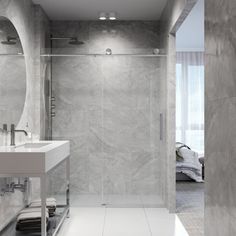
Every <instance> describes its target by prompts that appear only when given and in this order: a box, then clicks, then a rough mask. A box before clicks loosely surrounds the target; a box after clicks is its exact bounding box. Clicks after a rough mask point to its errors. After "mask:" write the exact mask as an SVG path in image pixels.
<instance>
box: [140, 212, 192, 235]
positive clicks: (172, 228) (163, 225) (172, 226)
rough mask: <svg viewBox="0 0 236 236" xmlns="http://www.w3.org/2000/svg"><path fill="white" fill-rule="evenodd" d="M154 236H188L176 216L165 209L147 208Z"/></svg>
mask: <svg viewBox="0 0 236 236" xmlns="http://www.w3.org/2000/svg"><path fill="white" fill-rule="evenodd" d="M144 210H145V213H146V216H147V219H148V222H149V226H150V230H151V232H152V236H188V233H187V232H186V230H185V229H184V227H183V225H182V223H181V222H180V220H179V218H178V216H176V214H170V213H169V212H168V211H167V209H164V208H145V209H144Z"/></svg>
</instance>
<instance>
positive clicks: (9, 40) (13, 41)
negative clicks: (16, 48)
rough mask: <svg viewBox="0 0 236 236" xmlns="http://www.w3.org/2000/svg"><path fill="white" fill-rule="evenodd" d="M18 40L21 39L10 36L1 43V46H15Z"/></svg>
mask: <svg viewBox="0 0 236 236" xmlns="http://www.w3.org/2000/svg"><path fill="white" fill-rule="evenodd" d="M17 40H19V38H17V37H10V36H8V37H7V40H6V41H1V44H4V45H15V44H16V43H17Z"/></svg>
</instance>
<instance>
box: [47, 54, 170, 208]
mask: <svg viewBox="0 0 236 236" xmlns="http://www.w3.org/2000/svg"><path fill="white" fill-rule="evenodd" d="M165 60H166V59H165V57H158V56H155V57H154V56H140V55H139V56H135V55H110V56H106V55H103V56H102V55H100V56H98V55H97V56H92V55H88V56H83V57H82V56H74V55H73V56H69V55H67V56H54V57H52V87H53V96H54V97H55V100H56V101H55V104H56V115H55V117H54V118H53V120H52V135H53V139H69V140H70V141H71V194H72V205H74V206H78V205H79V206H81V205H87V206H88V205H89V206H91V205H110V206H143V205H147V206H162V205H164V200H163V199H164V194H165V193H164V189H165V188H164V185H165V164H166V162H165V158H164V157H163V155H164V150H163V149H164V147H165V145H164V143H165V140H164V139H165V137H164V135H163V133H164V123H163V117H164V115H165V101H164V100H163V99H162V98H163V97H164V96H163V92H164V87H165V86H164V84H165V81H164V78H165V76H164V69H163V68H165V66H164V65H165Z"/></svg>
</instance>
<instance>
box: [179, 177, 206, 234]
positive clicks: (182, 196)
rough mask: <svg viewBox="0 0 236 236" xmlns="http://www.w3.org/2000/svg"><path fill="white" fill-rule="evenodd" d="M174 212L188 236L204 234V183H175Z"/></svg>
mask: <svg viewBox="0 0 236 236" xmlns="http://www.w3.org/2000/svg"><path fill="white" fill-rule="evenodd" d="M176 213H177V215H178V216H179V218H180V220H181V222H182V223H183V225H184V227H185V228H186V230H187V231H188V233H189V236H204V183H196V182H182V181H181V182H177V183H176Z"/></svg>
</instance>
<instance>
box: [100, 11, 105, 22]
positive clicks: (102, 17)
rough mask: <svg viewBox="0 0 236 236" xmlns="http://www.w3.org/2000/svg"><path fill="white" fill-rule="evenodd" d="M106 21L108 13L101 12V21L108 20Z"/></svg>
mask: <svg viewBox="0 0 236 236" xmlns="http://www.w3.org/2000/svg"><path fill="white" fill-rule="evenodd" d="M106 19H107V15H106V13H105V12H101V13H100V14H99V20H106Z"/></svg>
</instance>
